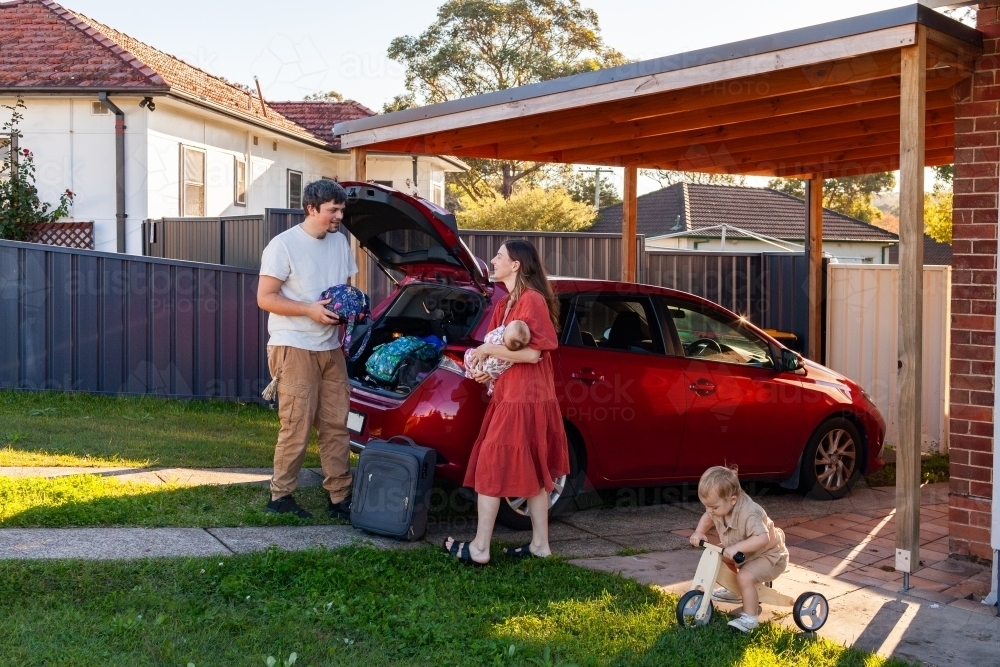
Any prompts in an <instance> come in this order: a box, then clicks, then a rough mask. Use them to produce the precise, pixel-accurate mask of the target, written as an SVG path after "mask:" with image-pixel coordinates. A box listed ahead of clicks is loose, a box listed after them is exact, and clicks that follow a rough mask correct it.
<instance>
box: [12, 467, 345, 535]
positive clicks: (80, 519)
mask: <svg viewBox="0 0 1000 667" xmlns="http://www.w3.org/2000/svg"><path fill="white" fill-rule="evenodd" d="M295 497H296V499H297V500H298V501H299V504H300V505H302V506H303V507H305V508H306V509H308V510H309V511H310V512H312V513H313V515H314V518H313V519H309V520H302V519H298V518H296V517H293V516H291V515H288V514H285V515H277V514H268V513H265V512H264V505H266V504H267V501H268V500H270V493H269V491H268V488H267V487H266V486H261V485H256V484H254V485H242V484H241V485H228V486H184V485H179V484H150V483H147V482H119V481H118V480H116V479H114V478H113V477H110V478H109V477H101V476H99V475H73V476H69V477H56V478H42V477H20V478H18V477H14V478H5V477H0V527H3V528H62V527H70V526H145V527H157V526H174V527H191V528H211V527H221V526H278V525H311V524H319V523H336V522H335V521H333V520H330V519H327V518H326V498H327V496H326V493H325V491H324V490H323V488H322V487H319V486H312V487H304V488H301V489H299V490H298V491H296V493H295Z"/></svg>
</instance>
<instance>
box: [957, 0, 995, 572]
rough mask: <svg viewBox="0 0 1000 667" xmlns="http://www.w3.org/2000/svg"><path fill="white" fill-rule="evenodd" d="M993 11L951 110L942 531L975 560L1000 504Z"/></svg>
mask: <svg viewBox="0 0 1000 667" xmlns="http://www.w3.org/2000/svg"><path fill="white" fill-rule="evenodd" d="M998 7H1000V2H984V3H981V4H980V5H979V10H978V28H979V30H980V31H982V32H983V34H984V37H985V39H984V40H983V42H984V49H983V55H982V56H981V57H980V58H979V59H978V60H977V61H976V72H975V76H974V77H973V85H972V92H971V94H970V96H969V98H967V99H966V100H965V101H963V102H961V103H959V104H957V105H956V106H955V181H954V188H955V198H954V204H953V206H954V215H953V222H954V227H953V236H952V238H953V240H952V269H953V273H952V300H951V312H952V316H951V358H952V362H951V418H952V420H951V493H950V495H949V514H948V529H949V545H950V548H951V552H952V553H953V554H958V555H963V556H972V557H976V558H981V559H990V558H993V555H994V554H993V550H994V549H1000V535H997V529H998V524H1000V521H998V517H997V516H996V513H995V509H996V505H997V504H1000V501H998V500H997V497H996V496H995V495H994V494H995V492H996V487H995V484H994V482H995V479H994V473H995V465H996V464H995V458H994V456H995V437H994V434H995V421H996V420H995V415H994V412H995V410H996V401H997V398H998V397H997V395H996V391H995V389H996V381H997V375H996V373H997V368H996V305H997V290H996V282H997V203H998V202H997V194H998V182H997V177H998V169H997V164H998V162H1000V141H998V137H997V130H998V128H1000V108H998V102H997V99H998V96H997V93H996V91H997V88H996V84H997V83H998V82H1000V79H998V74H997V72H998V71H1000V48H998V42H1000V39H998V37H1000V16H998V11H1000V10H998ZM991 506H993V507H991ZM991 518H992V523H993V534H992V542H993V544H992V546H991V534H990V532H991V530H990V529H991Z"/></svg>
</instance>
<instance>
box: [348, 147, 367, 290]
mask: <svg viewBox="0 0 1000 667" xmlns="http://www.w3.org/2000/svg"><path fill="white" fill-rule="evenodd" d="M350 180H352V181H358V182H360V183H366V182H367V181H368V151H367V150H366V149H364V148H352V149H351V177H350ZM351 250H352V252H353V253H354V261H355V262H356V263H357V265H358V273H357V275H355V276H354V284H355V285H356V286H357V287H358V288H359V289H361V291H363V292H364V293H365V294H369V293H370V291H371V290H370V287H371V286H370V285H369V284H368V255H367V253H365V251H364V248H362V247H361V245H360V244H359V243H358V240H357V239H356V238H354V237H353V236H352V237H351Z"/></svg>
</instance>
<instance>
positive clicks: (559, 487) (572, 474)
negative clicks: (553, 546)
mask: <svg viewBox="0 0 1000 667" xmlns="http://www.w3.org/2000/svg"><path fill="white" fill-rule="evenodd" d="M580 473H581V470H580V464H579V461H578V457H577V454H576V448H575V447H574V446H573V443H572V441H570V444H569V474H568V475H563V476H562V477H558V478H556V479H554V480H552V481H553V484H554V488H553V489H552V491H550V492H549V517H550V518H551V517H554V516H558V515H559V514H560V513H561V512H562V511H563V510H565V509H566V507H567V506H568V505H569V504H570V503H571V502H573V498H574V497H575V496H576V492H577V491H578V487H579V485H580V481H579V480H580V478H581V477H582V475H581V474H580ZM497 521H499V522H500V523H502V524H503V525H505V526H507V527H508V528H513V529H514V530H531V513H530V512H529V510H528V499H527V498H501V499H500V511H499V512H498V513H497Z"/></svg>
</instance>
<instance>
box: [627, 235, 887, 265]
mask: <svg viewBox="0 0 1000 667" xmlns="http://www.w3.org/2000/svg"><path fill="white" fill-rule="evenodd" d="M696 243H697V246H696V245H695V244H696ZM793 243H794V242H793ZM646 247H647V248H649V249H651V250H654V249H670V250H677V249H682V250H713V251H719V250H722V239H709V240H707V241H699V240H695V239H690V238H672V239H656V238H651V239H649V238H648V239H646ZM787 247H788V248H791V249H792V251H793V252H802V251H801V250H797V249H796V248H795V247H794V246H787ZM725 249H726V250H727V251H730V252H780V249H779V248H778V247H777V246H774V245H771V244H770V243H765V242H764V241H758V240H756V239H732V238H727V239H726V248H725ZM883 249H885V251H884V252H883ZM823 252H824V253H826V254H828V255H830V256H831V257H833V258H835V259H836V260H837V262H838V263H840V264H886V263H888V259H889V246H888V245H886V244H885V243H882V242H878V243H869V242H862V241H854V242H852V241H823Z"/></svg>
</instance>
